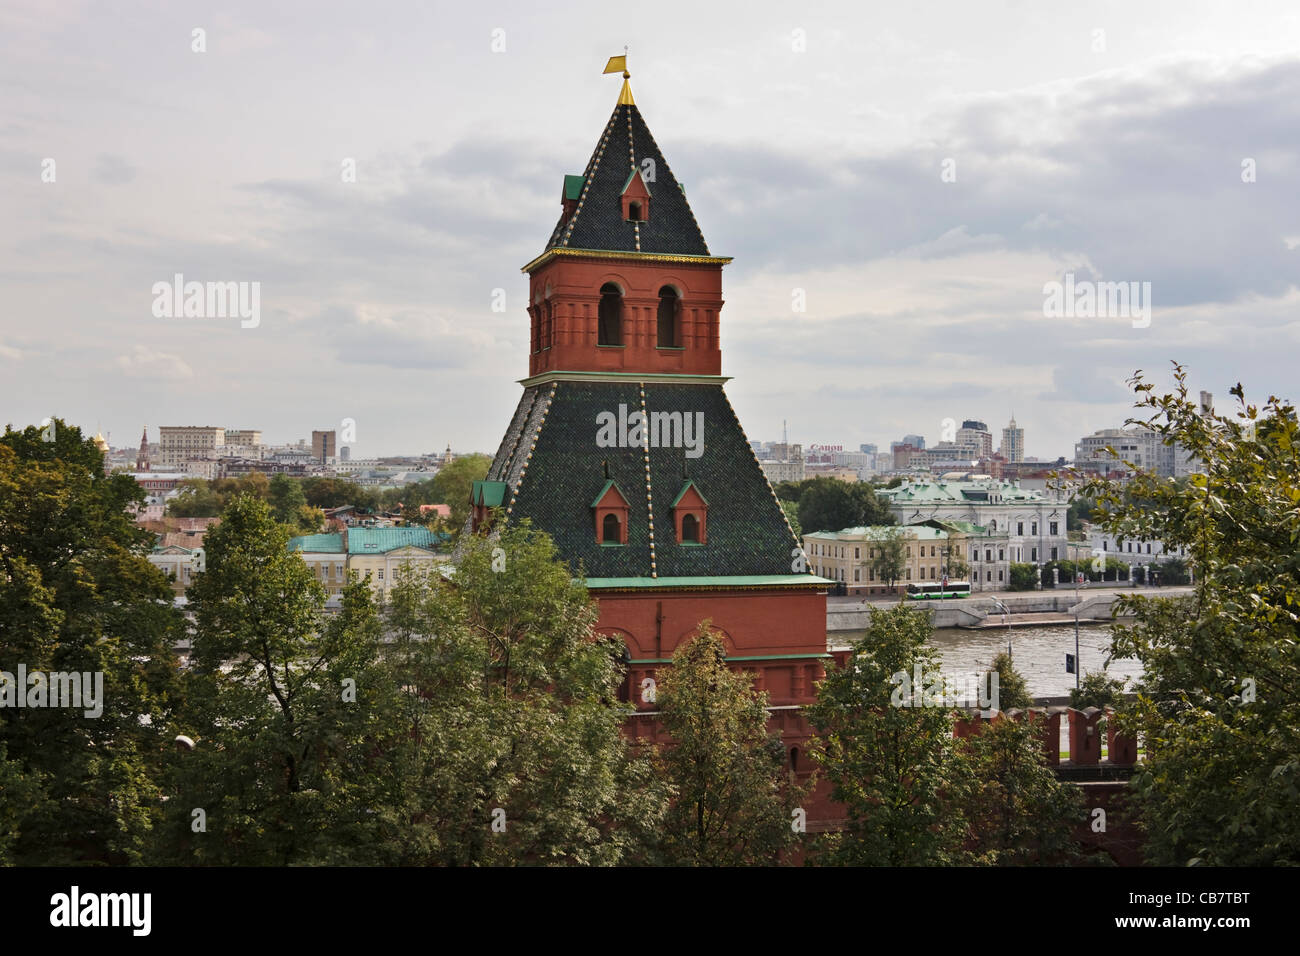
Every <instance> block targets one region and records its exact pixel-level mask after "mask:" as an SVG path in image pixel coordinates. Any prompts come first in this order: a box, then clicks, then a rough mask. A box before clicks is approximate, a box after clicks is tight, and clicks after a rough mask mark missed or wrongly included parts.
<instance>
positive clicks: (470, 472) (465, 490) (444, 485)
mask: <svg viewBox="0 0 1300 956" xmlns="http://www.w3.org/2000/svg"><path fill="white" fill-rule="evenodd" d="M491 464H492V459H491V458H489V457H488V456H487V455H465V456H464V457H462V458H457V459H456V460H455V461H453V462H452V463H451V464H450V465H447V466H446V467H445V468H443V469H442V470H441V471H439V472H438V476H437V477H436V478H434V489H435V494H434V496H433V500H431V501H427V502H424V504H445V505H447V506H448V507H450V508H451V520H449V521H448V522H447V527H448V528H449V529H450V530H451V532H452V533H453V534H455V533H459V531H460V529H461V528H462V527H463V526H464V524H465V522H466V521H467V520H468V519H469V493H470V489H471V488H472V487H473V485H474V482H476V481H482V480H483V479H484V478H486V477H487V473H488V467H489V466H491Z"/></svg>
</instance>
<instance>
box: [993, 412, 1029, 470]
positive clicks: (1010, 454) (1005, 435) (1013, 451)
mask: <svg viewBox="0 0 1300 956" xmlns="http://www.w3.org/2000/svg"><path fill="white" fill-rule="evenodd" d="M998 451H999V452H1000V453H1001V454H1002V457H1003V458H1005V459H1006V460H1007V461H1012V462H1014V461H1024V460H1025V430H1024V429H1023V428H1018V427H1017V426H1016V415H1015V413H1014V412H1012V413H1011V424H1009V425H1008V426H1007V427H1006V428H1004V429H1002V447H1001V448H999V449H998Z"/></svg>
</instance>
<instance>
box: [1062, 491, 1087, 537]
mask: <svg viewBox="0 0 1300 956" xmlns="http://www.w3.org/2000/svg"><path fill="white" fill-rule="evenodd" d="M1091 520H1093V518H1092V502H1091V501H1089V500H1088V499H1087V498H1080V497H1076V498H1075V499H1074V500H1073V501H1071V502H1070V507H1069V508H1068V509H1067V510H1066V513H1065V530H1066V531H1082V530H1083V523H1084V522H1085V521H1091Z"/></svg>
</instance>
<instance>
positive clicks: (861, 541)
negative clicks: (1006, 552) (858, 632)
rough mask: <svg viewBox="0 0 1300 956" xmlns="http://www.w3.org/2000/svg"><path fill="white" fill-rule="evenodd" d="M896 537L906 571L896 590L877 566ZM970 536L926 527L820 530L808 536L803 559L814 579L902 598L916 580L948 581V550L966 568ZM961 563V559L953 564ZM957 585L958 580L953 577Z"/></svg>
mask: <svg viewBox="0 0 1300 956" xmlns="http://www.w3.org/2000/svg"><path fill="white" fill-rule="evenodd" d="M893 534H897V535H899V536H900V537H901V538H902V542H903V567H902V573H901V574H900V575H899V577H898V580H897V581H895V582H894V584H893V586H892V587H891V586H890V585H889V584H888V582H886V581H882V580H880V578H879V575H878V574H877V570H876V568H875V567H874V566H873V564H874V562H875V561H876V559H877V558H878V557H879V556H880V553H881V551H882V550H883V546H884V541H885V540H886V539H887V538H888V537H889V536H890V535H893ZM965 537H966V536H965V535H964V534H963V533H961V532H957V531H954V532H952V533H951V534H950V533H949V532H948V531H945V530H942V529H940V528H933V527H929V526H927V525H871V526H868V527H861V528H845V529H844V530H843V531H815V532H813V533H812V534H806V535H804V537H803V546H804V554H805V555H807V560H808V566H809V568H810V570H812V572H813V573H814V574H818V575H821V576H822V577H824V578H830V579H831V580H832V581H842V582H843V583H844V585H845V589H846V590H847V591H848V593H849V594H860V595H864V596H867V595H872V594H890V593H899V592H902V591H904V590H906V589H907V585H908V584H910V583H912V582H914V581H934V582H936V583H938V582H940V581H942V580H943V569H944V565H945V563H946V562H947V561H948V560H950V559H949V558H948V556H947V549H948V548H950V547H951V548H954V549H956V555H957V556H960V557H961V563H963V564H964V563H965V558H964V555H965V552H966V544H965ZM951 560H953V561H954V563H956V559H951ZM949 577H950V580H954V581H955V580H957V576H956V575H949Z"/></svg>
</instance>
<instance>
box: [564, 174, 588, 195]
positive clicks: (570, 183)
mask: <svg viewBox="0 0 1300 956" xmlns="http://www.w3.org/2000/svg"><path fill="white" fill-rule="evenodd" d="M583 182H584V180H583V178H582V177H581V176H565V177H564V198H565V199H577V198H578V197H579V196H581V195H582V184H583Z"/></svg>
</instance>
